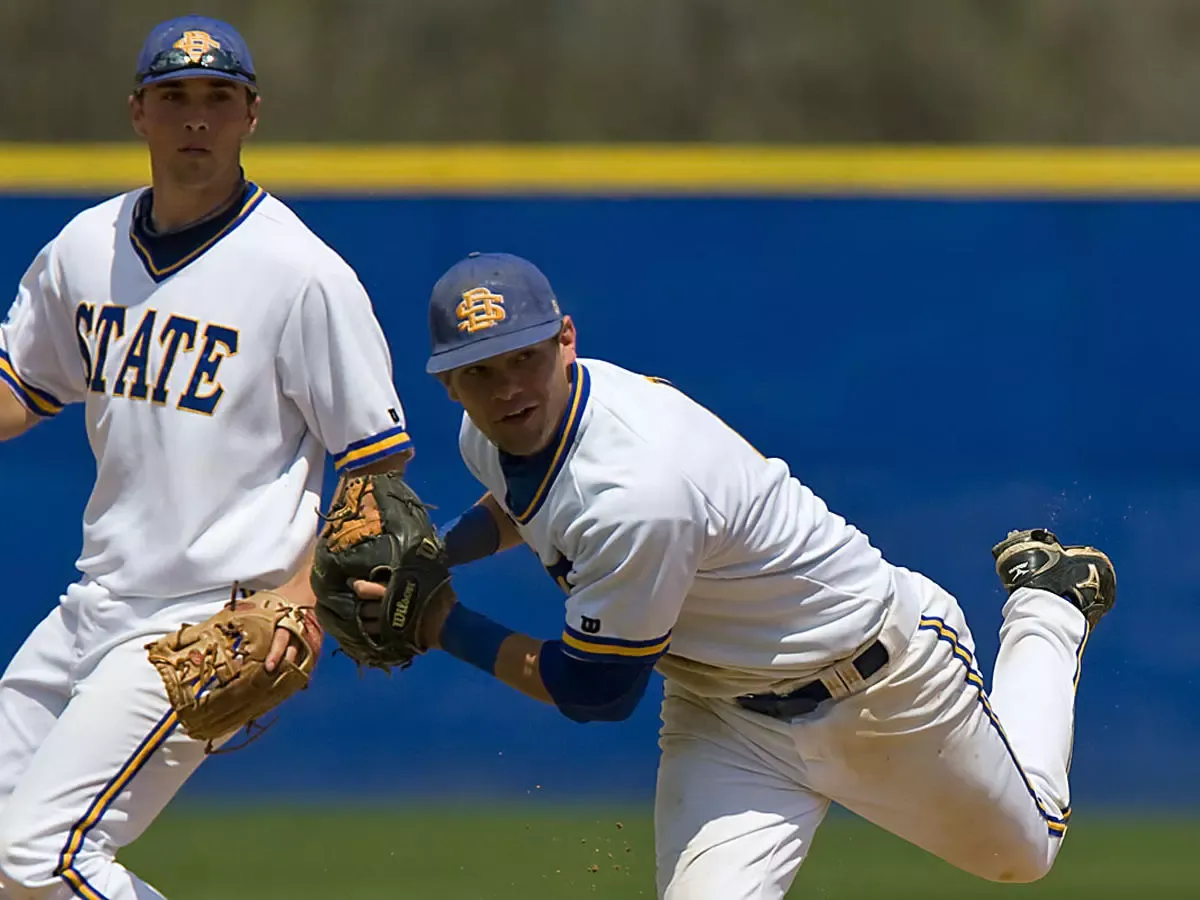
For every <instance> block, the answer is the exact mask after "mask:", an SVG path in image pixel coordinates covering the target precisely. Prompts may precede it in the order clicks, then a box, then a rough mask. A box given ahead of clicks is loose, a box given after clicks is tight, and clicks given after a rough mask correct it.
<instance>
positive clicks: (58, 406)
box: [0, 349, 63, 419]
mask: <svg viewBox="0 0 1200 900" xmlns="http://www.w3.org/2000/svg"><path fill="white" fill-rule="evenodd" d="M0 381H3V382H4V383H5V384H7V385H8V386H9V387H10V388H12V391H13V393H14V394H16V395H17V399H18V400H20V401H21V403H22V404H24V406H25V408H26V409H28V410H29V411H30V412H31V413H33V414H34V415H37V416H41V417H42V418H44V419H48V418H50V417H51V416H56V415H58V414H59V413H60V412H62V408H63V403H62V401H61V400H59V399H58V398H57V397H55V396H54V395H53V394H51V393H49V392H47V391H43V390H40V389H39V388H35V387H34V386H33V385H32V384H29V383H28V382H26V381H25V380H24V379H22V378H21V376H20V375H18V374H17V370H16V369H15V368H14V367H13V364H12V360H11V359H10V358H9V356H8V353H6V352H5V351H4V350H3V349H0Z"/></svg>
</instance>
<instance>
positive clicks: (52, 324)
mask: <svg viewBox="0 0 1200 900" xmlns="http://www.w3.org/2000/svg"><path fill="white" fill-rule="evenodd" d="M56 271H57V263H56V254H55V249H54V242H53V241H52V242H51V243H49V244H47V245H46V246H45V247H43V248H42V251H41V253H39V254H38V255H37V257H36V258H35V259H34V261H33V263H32V264H31V265H30V267H29V269H28V270H26V272H25V275H24V277H23V278H22V279H21V283H20V285H19V286H18V287H17V296H16V298H15V299H14V300H13V303H12V306H11V307H10V308H9V311H8V315H7V316H6V317H5V319H4V322H3V324H0V441H7V440H9V439H11V438H15V437H17V436H18V435H22V434H24V433H25V432H26V431H28V430H29V429H30V428H32V427H33V426H34V425H35V424H37V422H38V421H39V420H41V419H47V418H50V417H52V416H55V415H57V414H58V413H59V412H61V411H62V408H63V406H64V405H65V404H66V403H73V402H78V401H81V400H83V399H84V397H85V396H86V393H87V380H88V376H89V374H90V365H91V361H90V359H89V358H88V351H87V349H86V345H85V344H84V343H83V342H82V341H81V340H80V338H79V336H78V335H77V333H76V327H77V325H76V321H75V319H73V318H72V312H71V310H70V309H69V308H68V306H67V305H66V303H65V302H64V300H63V297H62V294H61V292H60V290H59V287H58V278H57V275H56ZM80 316H81V317H85V318H86V314H85V312H81V313H80Z"/></svg>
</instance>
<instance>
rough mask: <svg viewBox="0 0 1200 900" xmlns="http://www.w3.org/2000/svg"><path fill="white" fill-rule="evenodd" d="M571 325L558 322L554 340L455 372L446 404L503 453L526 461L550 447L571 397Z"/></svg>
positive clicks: (566, 320) (448, 383)
mask: <svg viewBox="0 0 1200 900" xmlns="http://www.w3.org/2000/svg"><path fill="white" fill-rule="evenodd" d="M574 361H575V323H573V322H572V321H571V318H570V316H564V317H563V327H562V331H560V332H559V333H558V337H555V338H551V339H550V340H548V341H542V342H541V343H540V344H534V345H533V346H532V347H522V348H521V349H520V350H513V351H512V352H511V353H504V354H502V355H500V356H493V357H491V358H489V359H485V360H483V362H480V363H476V364H474V365H470V366H463V367H462V368H461V369H454V370H453V371H451V372H450V373H449V374H448V375H447V377H446V388H447V390H448V391H449V392H450V398H451V399H452V400H455V401H457V402H458V403H461V404H462V407H463V409H464V410H466V412H467V415H468V416H470V417H471V421H472V422H474V423H475V427H476V428H478V429H479V430H480V431H482V432H483V434H484V436H485V437H487V439H488V440H490V441H491V442H492V443H493V444H495V445H496V446H497V447H499V448H500V449H501V450H503V451H504V452H505V453H512V454H513V455H515V456H529V455H530V454H532V453H537V452H538V451H539V450H541V449H543V448H544V447H545V446H546V445H547V444H549V443H550V441H551V439H553V437H554V433H555V431H557V429H558V423H559V421H560V420H561V419H562V417H563V414H564V413H565V412H566V408H567V400H568V398H569V396H570V393H571V381H570V378H569V376H568V374H567V372H568V368H569V366H570V364H571V363H573V362H574Z"/></svg>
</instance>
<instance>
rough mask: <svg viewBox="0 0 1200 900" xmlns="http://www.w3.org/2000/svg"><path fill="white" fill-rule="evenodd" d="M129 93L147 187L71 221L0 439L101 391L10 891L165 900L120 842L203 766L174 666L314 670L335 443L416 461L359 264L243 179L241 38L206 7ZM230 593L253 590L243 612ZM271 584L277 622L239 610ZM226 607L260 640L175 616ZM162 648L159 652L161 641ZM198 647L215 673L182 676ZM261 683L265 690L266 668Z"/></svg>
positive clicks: (6, 765) (4, 723) (27, 314)
mask: <svg viewBox="0 0 1200 900" xmlns="http://www.w3.org/2000/svg"><path fill="white" fill-rule="evenodd" d="M129 103H130V110H131V114H132V121H133V127H134V129H135V131H136V132H137V133H138V134H139V135H140V136H141V137H142V138H143V139H144V140H145V141H146V143H147V144H148V147H149V156H150V167H151V172H152V176H153V178H152V187H151V188H150V189H148V190H145V189H143V190H137V191H133V192H131V193H128V194H124V195H122V196H118V197H114V198H113V199H111V200H108V201H106V202H104V203H101V204H100V205H98V206H95V207H92V208H91V209H88V210H85V211H84V212H82V213H80V214H79V215H78V216H77V217H76V218H75V219H73V220H72V221H71V222H70V223H69V224H68V225H67V226H66V227H65V228H64V229H63V230H62V231H61V232H60V233H59V234H58V235H57V236H56V237H55V238H54V239H53V240H52V241H50V243H49V244H47V245H46V246H45V248H44V249H43V250H42V251H41V252H40V253H39V254H38V256H37V258H36V259H35V260H34V262H33V264H32V266H31V267H30V268H29V270H28V272H27V273H26V274H25V277H24V279H23V280H22V281H21V284H20V288H19V290H18V292H17V297H16V300H15V302H14V304H13V306H12V308H11V311H10V312H9V316H8V319H7V321H5V323H4V324H3V326H2V327H0V381H3V383H4V387H0V438H3V439H11V438H14V437H17V436H18V435H20V434H22V433H23V432H25V431H26V430H28V429H29V428H30V427H31V426H33V425H34V424H35V423H37V422H39V421H40V420H42V419H44V418H47V417H50V416H53V415H54V414H56V413H58V412H59V411H60V410H61V409H62V408H63V407H64V406H65V405H66V404H68V403H83V404H85V407H86V422H87V434H88V439H89V442H90V444H91V447H92V450H93V451H94V453H95V458H96V469H97V471H96V481H95V487H94V490H93V492H92V495H91V498H90V500H89V503H88V506H87V511H86V513H85V516H84V521H83V549H82V552H81V554H80V556H79V559H78V563H77V565H78V568H79V570H80V572H81V573H82V577H81V578H80V580H79V581H78V582H77V583H75V584H72V585H70V586H69V587H68V588H67V590H66V593H65V594H64V595H63V596H62V598H61V600H60V602H59V604H58V606H57V607H56V608H55V609H54V610H53V611H52V612H51V613H50V614H49V615H48V616H47V617H46V618H45V619H44V620H43V621H42V622H41V624H40V625H38V626H37V628H36V629H35V630H34V631H33V633H32V634H31V635H30V636H29V638H28V640H26V642H25V643H24V645H23V646H22V647H21V648H20V650H19V651H18V652H17V654H16V656H15V657H14V658H13V659H12V661H11V662H10V663H9V665H8V668H7V671H6V672H5V673H4V676H3V678H0V897H4V898H8V900H15V898H63V897H73V896H75V897H82V898H85V900H100V898H107V900H134V898H137V900H147V898H152V897H159V896H160V895H159V894H158V893H157V892H155V891H154V890H153V889H152V888H151V887H149V886H148V885H146V884H144V883H143V882H141V881H140V880H139V879H138V878H136V877H135V876H134V875H133V874H131V873H130V872H128V871H126V870H125V869H124V868H123V867H122V866H121V865H120V864H118V863H117V862H116V861H115V854H116V853H117V851H118V850H119V849H120V848H121V847H123V846H125V845H127V844H128V843H130V842H131V841H133V840H134V839H136V838H137V837H138V835H140V834H141V833H142V832H143V830H144V829H145V828H146V827H147V826H148V825H149V824H150V822H151V821H153V819H154V818H155V817H156V816H157V815H158V813H159V812H160V811H161V810H162V809H163V807H164V806H165V804H166V803H167V802H168V801H169V800H170V799H171V797H172V796H173V795H174V794H175V793H176V791H177V790H178V789H179V788H180V786H181V785H182V784H183V783H184V781H185V780H186V779H187V778H188V777H189V776H190V775H191V773H192V772H193V771H194V770H195V769H196V767H197V766H198V765H199V764H200V762H201V761H202V760H203V758H204V756H205V751H206V743H205V742H204V741H202V740H196V739H193V738H192V737H190V736H188V735H187V734H185V733H184V731H185V730H186V728H187V721H188V720H183V719H181V718H180V717H181V716H182V715H184V713H183V712H181V711H180V710H178V709H176V708H175V706H173V705H172V703H169V702H168V696H167V687H168V685H167V684H166V683H165V682H166V680H167V678H168V676H172V673H174V676H173V677H175V679H176V682H175V688H176V689H177V690H182V691H183V694H184V699H183V700H182V701H180V702H181V703H182V704H183V705H186V704H187V702H191V703H192V704H193V705H197V704H199V703H200V701H201V700H207V699H208V698H210V697H213V696H216V695H217V694H218V693H219V691H220V690H221V689H222V687H223V684H222V683H223V681H224V680H226V678H227V677H228V676H229V673H230V672H236V671H237V670H238V667H239V666H241V665H245V664H247V660H248V654H247V651H248V650H249V649H251V648H252V647H253V649H254V653H256V654H257V659H258V661H259V662H260V663H263V664H264V665H265V669H266V670H270V671H273V672H275V673H276V674H277V675H278V677H279V678H284V674H283V673H285V672H289V673H294V672H295V671H297V670H298V667H299V666H300V664H301V663H304V664H305V665H306V667H307V668H306V669H305V672H306V671H307V669H308V668H311V662H312V657H313V654H314V653H315V646H317V645H316V644H315V643H314V639H313V635H312V630H311V628H310V627H309V626H310V625H311V621H312V620H311V617H310V616H308V615H307V614H306V613H303V612H299V613H298V612H297V610H299V609H301V608H303V607H306V606H307V607H310V608H311V606H312V604H313V602H314V600H313V598H312V594H311V590H310V588H309V586H308V568H309V567H308V559H309V558H310V557H311V553H312V550H313V545H314V539H315V537H316V530H317V523H318V519H317V511H318V508H319V504H320V491H321V480H322V472H323V466H324V461H325V454H326V452H330V453H332V454H333V458H334V462H335V464H336V467H337V468H338V469H339V470H340V471H346V470H348V469H353V468H358V467H374V468H377V469H379V468H387V467H391V466H402V465H403V461H404V460H405V459H406V458H407V456H408V454H409V452H410V451H409V449H408V448H409V440H408V436H407V435H406V433H405V424H404V417H403V413H402V410H401V406H400V402H399V400H398V399H397V396H396V392H395V390H394V388H393V385H392V378H391V364H390V357H389V353H388V348H387V346H386V343H385V340H384V337H383V334H382V332H381V330H380V328H379V325H378V323H377V321H376V319H375V317H374V314H373V311H372V308H371V304H370V301H369V299H368V297H367V295H366V293H365V291H364V289H363V287H362V286H361V285H360V283H359V281H358V279H357V278H356V276H355V274H354V272H353V271H352V270H351V269H350V268H349V266H347V264H346V263H345V262H343V261H342V259H341V258H340V257H339V256H338V255H337V254H336V253H335V252H334V251H333V250H331V249H330V248H329V247H327V246H326V245H325V244H323V243H322V242H321V241H320V240H319V239H318V238H317V237H316V236H315V235H313V233H312V232H310V231H309V230H308V229H307V228H306V227H305V226H304V224H303V223H302V222H301V221H300V220H299V219H298V218H297V217H296V216H295V215H294V214H293V213H292V212H291V211H290V210H289V209H288V208H287V207H286V206H284V205H283V204H282V203H280V202H279V201H278V200H276V199H275V198H273V197H272V196H270V195H269V194H268V193H266V192H265V191H264V190H263V189H262V188H261V187H258V186H257V185H255V184H253V183H250V182H247V181H245V180H244V178H243V175H242V170H241V168H240V151H241V145H242V142H243V141H244V140H245V139H246V138H247V137H248V136H249V135H250V134H251V132H253V131H254V128H255V125H256V123H257V118H258V110H259V98H258V88H257V83H256V78H255V72H254V67H253V64H252V62H251V58H250V54H249V52H248V50H247V48H246V45H245V43H244V42H243V40H242V39H241V37H240V36H239V35H238V34H237V32H236V31H234V29H233V28H232V27H230V26H229V25H227V24H225V23H223V22H219V21H216V20H213V19H208V18H204V17H198V16H189V17H186V18H183V19H176V20H173V21H170V22H166V23H164V24H161V25H159V26H157V27H156V28H154V30H153V31H152V32H151V33H150V35H149V37H148V39H147V41H146V43H145V46H144V48H143V50H142V52H141V56H140V58H139V61H138V66H137V74H136V85H135V88H134V91H133V95H132V97H131V98H130V101H129ZM233 585H238V586H240V588H241V590H242V591H243V592H245V594H246V595H247V596H249V599H248V600H245V601H238V602H237V603H236V604H235V603H231V602H230V600H231V589H232V586H233ZM255 591H258V592H259V593H253V592H255ZM268 591H269V592H270V594H269V597H270V598H271V599H270V601H269V602H268V601H265V600H264V601H261V604H262V605H264V606H272V605H274V606H275V607H277V608H278V609H282V610H283V612H280V613H279V614H278V615H277V617H276V618H275V619H271V620H269V621H270V622H271V623H274V622H276V621H278V622H279V623H280V628H279V630H276V628H275V626H274V624H268V625H267V627H266V628H265V629H264V628H262V627H259V628H258V630H257V631H254V630H253V628H250V627H248V626H245V624H244V623H241V624H238V622H236V621H235V620H236V618H237V615H240V613H238V612H237V610H240V609H241V608H242V607H243V606H245V607H247V608H255V609H257V608H258V606H256V605H255V604H256V603H260V601H257V600H256V599H255V598H259V597H260V596H264V595H265V592H268ZM250 595H252V596H250ZM251 601H254V603H251ZM235 607H236V609H235ZM231 609H232V610H233V612H232V613H231V612H230V611H231ZM220 615H226V616H227V618H226V620H223V621H225V623H226V625H229V623H230V622H234V625H232V626H230V627H233V628H234V630H235V631H239V629H240V631H239V633H238V636H237V638H236V641H235V644H237V642H242V641H244V643H241V644H240V645H235V646H233V647H225V648H221V647H219V646H218V645H217V644H216V643H212V642H210V643H208V644H200V643H196V641H197V638H196V633H197V631H196V629H192V630H191V631H189V630H188V629H183V630H180V629H181V626H182V625H183V624H184V623H205V622H207V621H210V620H211V619H212V617H215V616H220ZM258 624H259V626H261V622H259V623H258ZM210 630H213V629H210ZM189 634H190V635H191V636H190V637H189V636H188V635H189ZM316 639H317V640H318V641H319V635H317V636H316ZM148 642H149V643H150V644H151V645H155V646H158V645H159V644H161V646H159V649H158V650H156V651H154V652H153V653H150V654H148V651H147V644H148ZM188 646H191V648H192V652H191V653H190V654H189V653H188V652H186V651H187V650H188ZM197 648H202V649H197ZM268 650H269V658H266V659H264V657H265V656H266V655H267V653H268ZM176 651H179V656H180V658H179V659H172V657H171V654H172V653H175V652H176ZM154 654H157V656H155V659H156V660H157V661H156V663H155V664H154V665H152V664H151V660H150V659H148V655H150V656H154ZM222 654H224V655H222ZM189 655H190V656H191V657H193V662H195V663H196V665H197V666H199V667H200V668H201V669H203V668H204V667H205V666H207V667H208V671H209V673H210V674H211V676H212V677H210V678H204V679H201V680H199V681H198V680H196V677H194V676H195V673H192V674H191V675H188V674H187V671H186V669H187V665H188V661H187V657H188V656H189ZM251 655H253V654H251ZM214 660H215V661H216V662H219V663H220V664H221V666H223V667H224V668H222V669H221V671H220V674H219V677H218V674H217V671H216V670H215V669H214V668H213V665H212V664H213V662H214ZM158 665H161V666H162V669H163V673H164V674H163V675H162V676H161V677H160V672H159V670H158V669H156V666H158ZM185 676H186V677H185ZM254 678H261V679H262V683H263V684H264V685H265V687H264V690H269V689H270V685H271V683H272V677H271V676H268V675H265V674H263V673H262V672H261V671H260V672H258V673H257V674H256V675H255V676H254ZM300 680H301V681H304V679H303V678H301V679H300ZM256 683H258V682H255V681H254V679H253V678H241V679H239V680H238V681H237V684H238V685H239V686H241V687H245V686H247V685H250V686H253V685H254V684H256ZM189 691H191V694H190V695H189V693H188V692H189ZM175 700H176V698H175V697H174V696H172V702H174V701H175ZM247 702H249V701H248V700H247ZM268 705H269V704H268ZM181 723H182V724H181ZM235 730H236V729H235ZM219 731H220V729H218V732H219ZM198 733H203V730H202V729H199V730H198ZM231 889H232V887H231Z"/></svg>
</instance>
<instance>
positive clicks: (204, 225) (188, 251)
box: [129, 181, 267, 281]
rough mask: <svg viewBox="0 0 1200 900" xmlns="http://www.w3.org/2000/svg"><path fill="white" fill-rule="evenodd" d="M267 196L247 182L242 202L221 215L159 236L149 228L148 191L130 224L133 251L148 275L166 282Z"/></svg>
mask: <svg viewBox="0 0 1200 900" xmlns="http://www.w3.org/2000/svg"><path fill="white" fill-rule="evenodd" d="M266 196H267V192H266V191H264V190H263V189H262V188H260V187H259V186H258V185H256V184H254V183H253V182H249V181H247V182H245V184H244V185H243V188H242V196H241V199H240V200H239V201H238V202H236V203H234V204H233V205H232V206H230V207H229V209H227V210H225V211H224V212H222V213H221V214H220V215H219V216H216V217H214V218H212V219H209V220H208V221H206V222H201V223H199V224H198V225H193V226H191V227H190V228H184V229H183V230H182V231H174V232H171V233H170V234H157V233H156V232H154V231H153V230H151V227H150V209H151V207H152V205H153V203H154V192H153V190H152V189H151V188H147V189H146V190H145V191H143V192H142V194H141V196H139V197H138V199H137V203H135V204H134V207H133V219H132V221H131V222H130V225H129V240H130V243H132V244H133V252H134V253H136V254H137V257H138V259H140V260H141V261H142V265H143V266H144V267H145V269H146V274H148V275H149V276H150V277H151V278H153V279H154V280H155V281H164V280H165V279H167V278H169V277H170V276H172V275H174V274H175V273H176V272H178V271H179V270H180V269H182V268H184V267H185V266H187V265H188V264H189V263H191V262H194V261H195V260H197V259H199V258H200V257H201V256H203V255H204V254H205V253H207V252H208V251H209V250H211V249H212V248H213V247H214V246H215V245H216V244H217V242H218V241H220V240H221V239H222V238H223V237H225V236H226V235H228V234H229V233H230V232H232V231H233V230H234V229H235V228H237V227H238V226H239V225H241V224H242V223H243V222H245V221H246V219H247V218H248V217H249V215H250V213H252V212H253V211H254V209H255V208H256V207H257V206H258V204H260V203H261V202H262V201H263V198H265V197H266Z"/></svg>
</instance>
